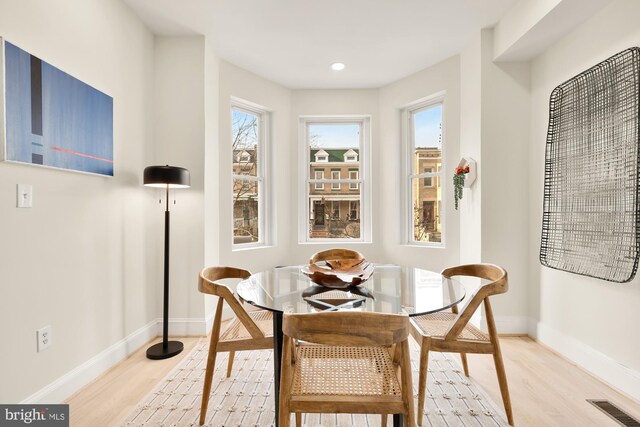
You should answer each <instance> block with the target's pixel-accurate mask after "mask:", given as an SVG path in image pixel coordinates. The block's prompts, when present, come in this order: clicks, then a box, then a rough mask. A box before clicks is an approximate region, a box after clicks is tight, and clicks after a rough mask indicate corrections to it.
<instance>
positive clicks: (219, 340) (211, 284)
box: [198, 267, 273, 425]
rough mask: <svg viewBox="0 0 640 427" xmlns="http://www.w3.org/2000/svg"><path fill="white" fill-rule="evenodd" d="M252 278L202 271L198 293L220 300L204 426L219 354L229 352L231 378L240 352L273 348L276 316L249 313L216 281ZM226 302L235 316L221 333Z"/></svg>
mask: <svg viewBox="0 0 640 427" xmlns="http://www.w3.org/2000/svg"><path fill="white" fill-rule="evenodd" d="M249 276H251V273H249V272H248V271H246V270H242V269H240V268H234V267H209V268H205V269H204V270H202V271H201V272H200V277H199V279H198V290H200V292H203V293H205V294H209V295H216V296H217V297H218V305H217V306H216V312H215V316H214V318H213V328H212V330H211V342H210V344H209V356H208V357H207V370H206V372H205V377H204V387H203V389H202V405H201V407H200V425H203V424H204V421H205V418H206V416H207V406H208V404H209V397H210V393H211V381H212V380H213V369H214V367H215V364H216V354H217V353H220V352H224V351H228V352H229V363H228V365H227V377H229V376H230V375H231V370H232V368H233V359H234V356H235V352H236V351H242V350H262V349H272V348H273V317H272V314H271V312H270V311H266V310H254V311H246V310H245V309H244V307H243V306H242V304H241V303H240V302H239V301H238V299H237V298H236V297H235V295H234V294H233V291H232V290H231V289H229V287H228V286H226V285H224V284H221V283H216V281H218V280H222V279H231V278H236V279H247V278H249ZM225 302H226V303H227V304H228V305H229V307H231V309H232V310H233V312H234V313H235V317H234V318H233V319H232V320H231V321H230V322H229V324H228V325H227V327H226V328H225V330H224V332H222V333H220V328H221V323H222V309H223V305H224V303H225Z"/></svg>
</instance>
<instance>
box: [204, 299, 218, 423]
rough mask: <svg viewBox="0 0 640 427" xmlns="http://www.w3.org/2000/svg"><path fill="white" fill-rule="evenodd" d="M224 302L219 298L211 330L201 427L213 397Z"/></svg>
mask: <svg viewBox="0 0 640 427" xmlns="http://www.w3.org/2000/svg"><path fill="white" fill-rule="evenodd" d="M223 302H224V300H223V299H222V298H218V306H217V307H216V314H215V317H214V319H213V328H212V330H211V342H210V343H209V355H208V356H207V369H206V371H205V373H204V386H203V387H202V404H201V405H200V425H203V424H204V420H205V419H206V418H207V408H208V406H209V397H210V395H211V382H212V381H213V369H214V368H215V366H216V354H217V347H218V339H219V337H220V324H221V322H222V304H223Z"/></svg>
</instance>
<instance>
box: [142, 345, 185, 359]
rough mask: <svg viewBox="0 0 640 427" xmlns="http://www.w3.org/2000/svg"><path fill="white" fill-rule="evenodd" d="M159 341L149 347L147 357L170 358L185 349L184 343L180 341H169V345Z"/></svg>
mask: <svg viewBox="0 0 640 427" xmlns="http://www.w3.org/2000/svg"><path fill="white" fill-rule="evenodd" d="M163 344H164V343H162V342H159V343H158V344H154V345H152V346H151V347H149V348H148V349H147V357H148V358H149V359H153V360H160V359H168V358H170V357H173V356H175V355H176V354H179V353H180V352H182V350H183V349H184V345H183V344H182V343H181V342H180V341H167V346H166V347H164V345H163Z"/></svg>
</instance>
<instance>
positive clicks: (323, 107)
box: [289, 89, 384, 264]
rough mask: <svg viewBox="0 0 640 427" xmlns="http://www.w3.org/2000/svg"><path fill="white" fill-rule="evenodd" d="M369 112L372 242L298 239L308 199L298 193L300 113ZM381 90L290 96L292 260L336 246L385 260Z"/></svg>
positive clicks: (299, 92)
mask: <svg viewBox="0 0 640 427" xmlns="http://www.w3.org/2000/svg"><path fill="white" fill-rule="evenodd" d="M341 115H344V116H370V117H371V159H372V162H373V164H372V165H371V171H372V172H373V175H374V176H373V177H372V182H371V185H372V190H373V191H372V193H373V197H372V198H373V200H372V215H373V224H374V227H373V230H372V243H339V244H336V243H328V244H320V243H302V244H301V243H299V238H298V228H297V226H298V221H299V215H300V209H301V207H303V206H305V204H306V203H307V201H306V200H300V195H299V194H298V180H303V179H304V177H301V176H300V169H299V163H298V162H299V157H298V156H299V153H300V150H306V147H305V146H304V145H303V144H304V142H303V141H300V140H299V139H300V138H299V125H300V120H299V118H300V116H341ZM378 118H379V116H378V90H377V89H354V90H295V91H293V93H292V100H291V127H290V132H291V141H292V143H291V152H292V154H293V156H292V158H291V159H290V163H289V165H290V166H289V172H290V177H295V178H294V179H291V180H290V181H291V193H290V195H291V199H290V206H291V208H290V211H291V213H292V215H293V216H292V222H291V224H292V225H293V224H295V227H293V226H292V233H291V236H290V240H289V245H290V247H291V248H292V251H291V258H290V259H291V261H290V263H291V262H293V263H299V264H304V263H306V262H307V261H308V260H309V258H310V256H311V255H313V254H314V253H315V252H318V251H322V250H325V249H329V248H335V247H337V246H340V247H347V248H350V249H354V250H357V251H360V252H362V253H363V254H364V255H365V256H366V257H367V259H369V260H372V261H382V260H383V259H384V257H383V254H382V252H381V251H380V249H381V245H380V232H379V227H377V224H379V223H380V216H379V215H378V211H379V206H380V196H379V193H380V191H379V190H380V185H381V184H380V179H379V177H377V176H375V172H374V171H376V170H378V167H379V156H380V140H379V138H378V135H379V129H380V125H379V121H378Z"/></svg>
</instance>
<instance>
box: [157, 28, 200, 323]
mask: <svg viewBox="0 0 640 427" xmlns="http://www.w3.org/2000/svg"><path fill="white" fill-rule="evenodd" d="M154 60H155V62H154V65H155V68H154V69H155V78H154V103H153V104H154V110H153V111H154V120H155V136H154V144H153V147H152V149H151V150H150V156H149V157H150V158H151V159H152V160H151V163H152V164H159V165H163V164H170V165H172V166H180V167H184V168H187V169H188V170H189V172H190V174H191V187H190V188H188V189H180V190H171V192H170V198H169V205H170V206H169V209H170V210H171V230H170V232H171V236H170V247H171V257H170V260H171V262H170V268H169V271H170V283H169V289H170V293H169V307H170V308H169V319H170V326H169V334H170V335H205V334H206V329H205V320H204V316H205V309H204V304H203V302H202V298H203V297H202V295H201V294H200V292H198V285H197V283H198V272H199V271H200V270H201V269H202V267H203V266H204V259H205V246H204V245H205V243H204V236H205V224H204V222H205V219H204V206H205V201H204V191H205V181H204V177H205V167H204V166H205V159H204V153H205V116H204V114H205V38H204V37H203V36H189V37H156V38H155V43H154ZM209 90H211V88H209ZM148 191H150V192H151V193H154V195H155V196H156V202H155V203H154V204H152V212H149V219H148V220H149V226H150V227H152V228H150V232H151V233H153V234H154V236H155V241H154V243H153V246H152V248H153V249H152V250H153V251H154V252H153V253H154V258H153V261H152V265H154V266H155V269H156V276H155V281H154V283H153V285H155V286H157V289H158V297H157V299H156V307H157V309H158V310H159V311H158V312H157V317H158V318H162V306H163V298H164V294H163V277H164V276H163V270H162V268H163V267H162V266H163V262H164V245H163V242H164V240H163V239H164V210H165V206H164V202H165V195H164V190H162V189H153V188H149V189H148ZM157 200H162V204H160V203H158V202H157ZM174 200H175V202H176V203H175V204H174V203H173V201H174ZM160 333H161V332H160Z"/></svg>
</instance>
